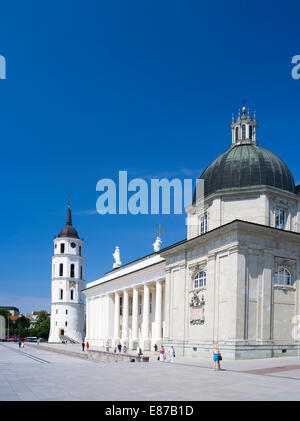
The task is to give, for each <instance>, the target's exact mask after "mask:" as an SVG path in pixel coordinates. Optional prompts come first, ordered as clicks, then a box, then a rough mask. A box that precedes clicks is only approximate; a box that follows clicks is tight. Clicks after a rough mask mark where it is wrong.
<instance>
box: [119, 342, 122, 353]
mask: <svg viewBox="0 0 300 421" xmlns="http://www.w3.org/2000/svg"><path fill="white" fill-rule="evenodd" d="M121 350H122V345H121V342H119V343H118V351H119V352H121Z"/></svg>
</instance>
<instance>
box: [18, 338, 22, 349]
mask: <svg viewBox="0 0 300 421" xmlns="http://www.w3.org/2000/svg"><path fill="white" fill-rule="evenodd" d="M18 345H19V348H21V345H22V342H21V340H20V339H19V341H18Z"/></svg>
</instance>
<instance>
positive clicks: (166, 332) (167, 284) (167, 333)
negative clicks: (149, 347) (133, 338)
mask: <svg viewBox="0 0 300 421" xmlns="http://www.w3.org/2000/svg"><path fill="white" fill-rule="evenodd" d="M170 277H171V270H170V269H166V278H165V329H164V339H169V337H170V307H171V302H170Z"/></svg>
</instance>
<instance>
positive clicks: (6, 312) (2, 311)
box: [0, 307, 10, 327]
mask: <svg viewBox="0 0 300 421" xmlns="http://www.w3.org/2000/svg"><path fill="white" fill-rule="evenodd" d="M0 315H1V316H3V317H4V318H5V326H6V327H7V325H8V318H9V316H10V312H9V310H7V308H2V307H0Z"/></svg>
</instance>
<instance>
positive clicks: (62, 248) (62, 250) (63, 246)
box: [60, 243, 65, 253]
mask: <svg viewBox="0 0 300 421" xmlns="http://www.w3.org/2000/svg"><path fill="white" fill-rule="evenodd" d="M60 252H61V253H64V252H65V245H64V243H62V244H61V245H60Z"/></svg>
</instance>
